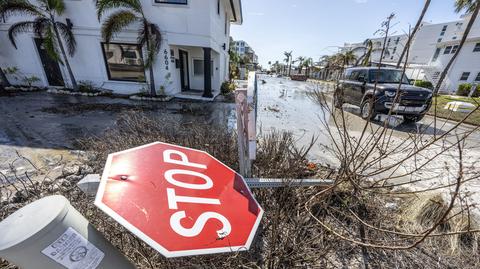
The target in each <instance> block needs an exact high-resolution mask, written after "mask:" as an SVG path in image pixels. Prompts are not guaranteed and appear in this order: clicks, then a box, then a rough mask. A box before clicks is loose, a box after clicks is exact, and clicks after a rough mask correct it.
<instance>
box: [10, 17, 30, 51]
mask: <svg viewBox="0 0 480 269" xmlns="http://www.w3.org/2000/svg"><path fill="white" fill-rule="evenodd" d="M34 27H35V21H23V22H17V23H15V24H13V25H12V26H10V28H9V29H8V38H9V39H10V42H11V43H12V45H13V46H14V47H15V48H17V44H16V43H15V37H16V36H17V35H18V34H21V33H26V32H31V31H32V30H33V28H34Z"/></svg>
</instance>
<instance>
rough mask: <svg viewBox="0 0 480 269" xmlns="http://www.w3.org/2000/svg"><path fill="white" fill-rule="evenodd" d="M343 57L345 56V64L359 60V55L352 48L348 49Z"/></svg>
mask: <svg viewBox="0 0 480 269" xmlns="http://www.w3.org/2000/svg"><path fill="white" fill-rule="evenodd" d="M343 58H344V61H345V65H350V63H352V62H353V63H354V62H355V61H356V60H357V56H356V55H355V53H354V52H353V51H352V50H349V51H346V52H345V53H344V54H343Z"/></svg>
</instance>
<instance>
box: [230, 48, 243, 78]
mask: <svg viewBox="0 0 480 269" xmlns="http://www.w3.org/2000/svg"><path fill="white" fill-rule="evenodd" d="M228 54H229V56H230V68H229V70H230V73H229V76H230V81H232V80H233V79H234V78H236V77H237V74H238V73H239V72H238V65H239V64H240V56H239V55H238V53H236V52H235V50H233V49H230V50H229V52H228Z"/></svg>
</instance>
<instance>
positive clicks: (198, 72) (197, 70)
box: [193, 59, 213, 77]
mask: <svg viewBox="0 0 480 269" xmlns="http://www.w3.org/2000/svg"><path fill="white" fill-rule="evenodd" d="M203 70H204V69H203V60H196V59H194V60H193V75H195V76H203V73H204V71H203ZM210 73H211V74H212V77H213V61H212V62H211V64H210Z"/></svg>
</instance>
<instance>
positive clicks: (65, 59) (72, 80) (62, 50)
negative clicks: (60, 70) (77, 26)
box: [50, 15, 78, 91]
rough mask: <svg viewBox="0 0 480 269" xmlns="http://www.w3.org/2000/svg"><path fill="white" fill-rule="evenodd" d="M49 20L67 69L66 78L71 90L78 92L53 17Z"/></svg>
mask: <svg viewBox="0 0 480 269" xmlns="http://www.w3.org/2000/svg"><path fill="white" fill-rule="evenodd" d="M50 20H51V21H52V26H53V31H54V32H55V37H56V38H57V41H58V46H59V47H60V52H61V53H62V57H63V60H64V61H65V66H66V67H67V71H68V76H69V77H70V81H71V82H72V87H73V90H75V91H78V85H77V80H76V79H75V76H74V75H73V72H72V68H71V67H70V62H69V61H68V58H67V53H66V52H65V48H64V46H63V42H62V38H61V37H60V34H59V33H58V29H57V26H55V18H54V17H53V15H51V16H50Z"/></svg>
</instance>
